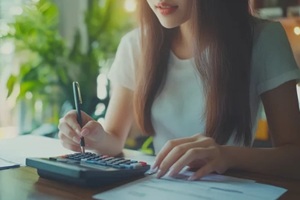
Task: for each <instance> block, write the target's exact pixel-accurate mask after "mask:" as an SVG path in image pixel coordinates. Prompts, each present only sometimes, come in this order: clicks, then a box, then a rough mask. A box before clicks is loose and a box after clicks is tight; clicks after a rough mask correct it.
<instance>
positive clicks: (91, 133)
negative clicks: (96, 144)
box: [80, 120, 103, 141]
mask: <svg viewBox="0 0 300 200" xmlns="http://www.w3.org/2000/svg"><path fill="white" fill-rule="evenodd" d="M102 132H103V127H102V126H101V124H100V123H99V122H97V121H95V120H91V121H89V122H88V123H87V124H86V125H85V126H84V127H83V128H82V130H81V133H80V134H81V135H82V136H84V137H86V136H88V137H89V139H90V140H92V141H99V139H100V138H99V137H100V135H101V133H102Z"/></svg>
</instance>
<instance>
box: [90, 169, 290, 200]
mask: <svg viewBox="0 0 300 200" xmlns="http://www.w3.org/2000/svg"><path fill="white" fill-rule="evenodd" d="M189 173H191V172H183V173H182V174H181V178H171V177H167V176H165V177H163V178H161V179H157V178H156V177H155V176H154V175H152V176H148V177H146V178H143V179H140V180H137V181H135V182H132V183H128V184H126V185H123V186H120V187H117V188H115V189H112V190H108V191H106V192H103V193H99V194H96V195H94V196H93V197H94V198H95V199H101V200H114V199H119V197H122V200H140V199H143V200H153V199H156V200H160V199H161V200H165V199H172V200H182V199H188V200H198V199H211V200H213V199H222V200H227V199H230V200H231V199H243V200H259V199H264V200H268V199H270V200H271V199H272V200H273V199H277V198H278V197H280V196H281V195H282V194H283V193H284V192H285V191H286V189H284V188H279V187H274V186H271V185H266V184H260V183H255V182H254V181H252V180H247V179H239V178H234V177H229V176H223V175H215V174H211V175H208V176H205V177H203V178H202V179H201V180H198V181H188V180H187V177H189V176H190V174H189Z"/></svg>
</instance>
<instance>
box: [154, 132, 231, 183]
mask: <svg viewBox="0 0 300 200" xmlns="http://www.w3.org/2000/svg"><path fill="white" fill-rule="evenodd" d="M185 166H189V167H190V168H193V169H196V171H195V173H194V174H193V175H192V176H191V177H190V178H189V180H195V179H198V178H201V177H203V176H205V175H207V174H209V173H211V172H217V173H224V172H225V171H226V170H227V169H228V168H229V164H228V160H227V159H226V156H225V153H224V151H223V146H221V145H218V144H217V143H216V142H215V140H214V139H212V138H209V137H205V136H203V135H200V134H197V135H194V136H192V137H187V138H181V139H175V140H170V141H168V142H167V143H166V145H165V146H164V147H163V148H162V150H161V151H160V152H159V154H158V155H157V157H156V161H155V164H154V165H153V168H156V167H157V168H158V170H159V171H158V174H157V177H158V178H160V177H162V176H164V175H165V174H166V173H167V172H168V170H169V172H168V175H169V176H173V175H176V174H178V173H179V172H180V171H181V170H182V169H183V168H184V167H185Z"/></svg>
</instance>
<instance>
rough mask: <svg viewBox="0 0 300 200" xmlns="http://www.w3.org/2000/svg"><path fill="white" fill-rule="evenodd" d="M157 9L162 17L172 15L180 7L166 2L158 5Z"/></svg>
mask: <svg viewBox="0 0 300 200" xmlns="http://www.w3.org/2000/svg"><path fill="white" fill-rule="evenodd" d="M155 7H156V8H157V9H158V11H159V12H160V13H161V14H162V15H170V14H172V13H174V12H175V11H176V10H177V8H178V6H174V5H171V4H168V3H165V2H161V3H158V4H157V5H156V6H155Z"/></svg>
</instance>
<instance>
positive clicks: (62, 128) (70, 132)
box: [58, 120, 80, 140]
mask: <svg viewBox="0 0 300 200" xmlns="http://www.w3.org/2000/svg"><path fill="white" fill-rule="evenodd" d="M58 129H59V134H58V136H59V137H60V138H61V136H62V135H64V136H65V137H67V138H69V140H73V138H74V137H77V138H79V137H80V136H78V134H77V133H76V132H75V131H74V129H73V128H71V127H70V126H69V124H68V123H67V122H66V121H64V120H60V123H59V125H58Z"/></svg>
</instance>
